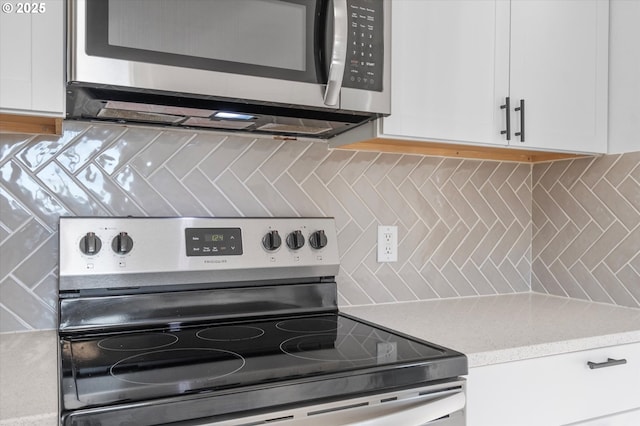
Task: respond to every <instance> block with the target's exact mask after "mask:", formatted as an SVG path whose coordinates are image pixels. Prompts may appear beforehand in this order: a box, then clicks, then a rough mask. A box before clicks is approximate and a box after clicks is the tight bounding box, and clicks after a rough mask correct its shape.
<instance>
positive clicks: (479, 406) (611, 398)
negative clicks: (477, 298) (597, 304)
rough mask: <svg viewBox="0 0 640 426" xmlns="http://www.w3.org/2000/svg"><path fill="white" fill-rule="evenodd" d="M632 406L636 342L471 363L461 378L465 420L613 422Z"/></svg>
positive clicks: (637, 375) (638, 382) (637, 378)
mask: <svg viewBox="0 0 640 426" xmlns="http://www.w3.org/2000/svg"><path fill="white" fill-rule="evenodd" d="M609 359H611V360H618V361H621V360H624V361H625V363H624V364H623V363H621V362H620V363H619V364H618V365H615V364H616V363H615V362H614V361H607V360H609ZM589 363H595V364H596V365H595V367H598V365H597V364H599V365H600V366H601V368H594V369H592V368H590V367H589ZM637 409H640V343H635V344H629V345H620V346H614V347H608V348H599V349H592V350H587V351H580V352H573V353H567V354H561V355H555V356H548V357H543V358H535V359H529V360H523V361H516V362H510V363H504V364H494V365H488V366H482V367H477V368H471V369H470V371H469V377H468V381H467V424H468V425H469V426H484V425H492V426H500V425H505V426H507V425H509V426H512V425H519V426H527V425H531V426H539V425H546V426H553V425H566V424H572V423H578V422H585V423H584V424H589V425H591V424H594V425H596V424H597V425H616V426H618V425H625V424H626V423H624V421H626V419H633V418H634V416H636V417H635V418H637V413H634V411H633V410H637ZM617 413H619V414H617ZM589 419H592V420H591V423H590V422H586V421H587V420H589ZM612 419H613V420H615V421H613V420H612ZM578 424H580V423H578Z"/></svg>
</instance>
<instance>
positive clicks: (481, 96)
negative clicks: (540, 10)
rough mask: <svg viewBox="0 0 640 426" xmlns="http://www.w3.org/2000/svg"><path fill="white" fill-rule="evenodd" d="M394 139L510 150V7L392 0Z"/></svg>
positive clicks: (485, 0) (466, 0) (458, 0)
mask: <svg viewBox="0 0 640 426" xmlns="http://www.w3.org/2000/svg"><path fill="white" fill-rule="evenodd" d="M392 7H393V9H392V25H393V26H392V32H393V33H392V46H393V47H392V55H393V57H392V73H391V75H392V92H391V93H392V97H391V116H390V117H388V118H385V119H384V121H383V129H382V130H383V133H384V135H385V136H389V137H407V138H419V139H422V140H431V141H438V140H443V141H457V142H475V143H486V144H500V145H506V144H507V141H506V138H505V135H501V134H500V131H501V130H503V129H504V128H505V127H504V126H505V121H506V119H505V112H506V111H504V110H501V109H500V105H501V104H502V103H504V98H505V96H507V94H508V88H509V86H508V84H509V75H508V73H509V2H508V1H504V0H393V2H392Z"/></svg>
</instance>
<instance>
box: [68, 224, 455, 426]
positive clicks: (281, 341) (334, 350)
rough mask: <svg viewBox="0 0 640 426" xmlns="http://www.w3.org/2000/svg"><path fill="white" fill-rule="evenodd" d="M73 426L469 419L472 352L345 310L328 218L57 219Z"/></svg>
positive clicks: (449, 422) (334, 238)
mask: <svg viewBox="0 0 640 426" xmlns="http://www.w3.org/2000/svg"><path fill="white" fill-rule="evenodd" d="M59 235H60V252H59V255H60V271H59V276H60V292H59V343H60V345H59V358H60V366H59V370H60V421H61V424H63V425H75V426H82V425H87V426H88V425H137V426H140V425H157V424H175V425H208V424H216V425H258V424H265V423H268V424H278V425H280V424H282V425H311V424H314V425H319V424H321V425H362V426H364V425H377V424H380V425H387V424H399V425H400V424H402V425H423V424H430V425H431V424H434V425H435V424H437V425H464V424H465V384H464V379H462V378H460V376H461V375H465V374H466V373H467V360H466V357H465V356H464V355H462V354H460V353H458V352H455V351H453V350H450V349H447V348H443V347H441V346H438V345H435V344H432V343H428V342H424V341H421V340H418V339H415V338H413V337H410V336H406V335H402V334H400V333H397V332H394V331H392V330H388V329H385V328H383V327H380V326H377V325H375V324H371V323H368V322H365V321H362V320H360V319H357V318H355V317H352V316H349V315H345V314H343V313H341V312H339V310H338V308H337V291H336V282H335V276H336V275H337V274H338V270H339V256H338V241H337V235H336V229H335V225H334V221H333V219H331V218H130V217H129V218H109V217H92V218H80V217H69V218H61V219H60V233H59Z"/></svg>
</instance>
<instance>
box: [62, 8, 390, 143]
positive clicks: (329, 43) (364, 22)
mask: <svg viewBox="0 0 640 426" xmlns="http://www.w3.org/2000/svg"><path fill="white" fill-rule="evenodd" d="M390 14H391V7H390V0H73V1H71V2H70V4H69V8H68V24H69V25H68V43H67V45H68V75H67V118H69V119H85V120H86V119H90V120H112V121H118V122H125V123H129V122H131V123H142V124H154V125H157V124H162V125H167V126H174V127H189V128H208V129H218V130H232V131H242V132H255V133H266V134H276V135H282V136H300V135H304V136H308V137H318V138H330V137H332V136H335V135H336V134H339V133H342V132H344V131H346V130H349V129H351V128H353V127H357V126H358V125H360V124H363V123H366V122H368V121H371V120H374V119H375V118H377V117H380V116H384V115H388V114H389V113H390V104H391V101H390V87H389V86H390V80H391V79H390V75H389V74H390V51H389V50H390V46H391V42H390V21H391V16H390Z"/></svg>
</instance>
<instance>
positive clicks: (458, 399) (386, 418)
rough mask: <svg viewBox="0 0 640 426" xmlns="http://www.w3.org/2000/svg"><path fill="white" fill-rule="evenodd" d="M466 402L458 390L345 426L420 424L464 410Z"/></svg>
mask: <svg viewBox="0 0 640 426" xmlns="http://www.w3.org/2000/svg"><path fill="white" fill-rule="evenodd" d="M466 403H467V398H466V396H465V393H464V392H458V393H455V394H453V395H449V396H445V397H442V398H438V399H431V400H429V401H428V402H425V403H423V404H420V405H418V406H415V407H412V408H407V409H404V410H400V411H397V412H394V413H391V414H386V415H382V416H376V417H375V418H372V419H367V420H361V421H356V422H351V423H347V424H345V425H344V426H379V425H402V426H420V425H424V424H425V423H429V422H431V421H434V420H437V419H439V418H441V417H445V416H447V415H449V414H453V413H455V412H456V411H459V410H462V409H463V408H464V406H465V404H466Z"/></svg>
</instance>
